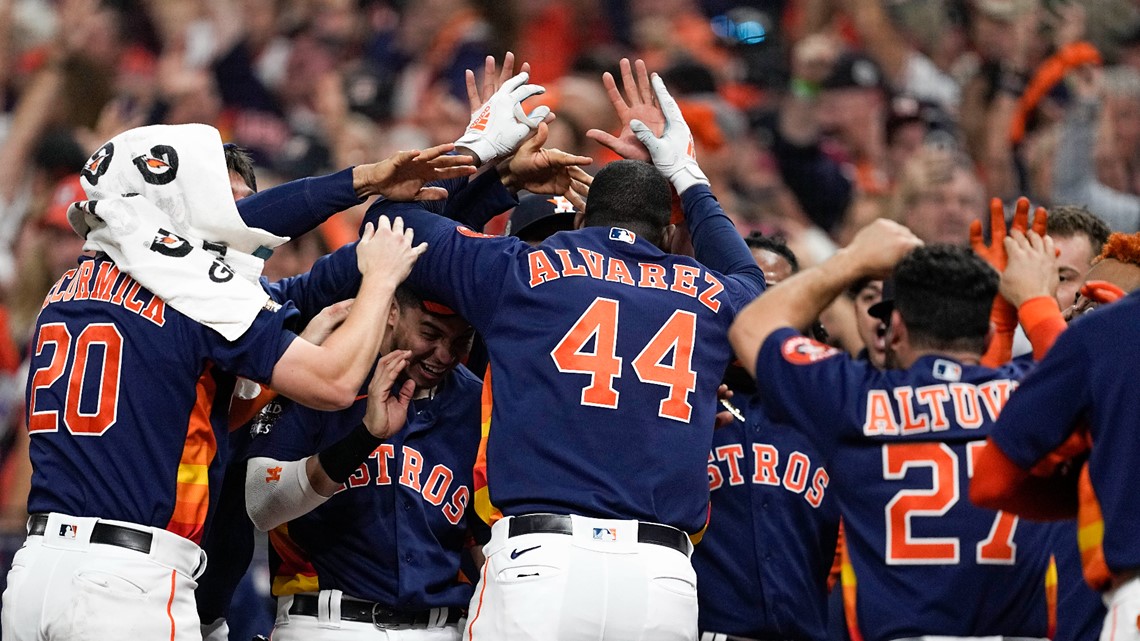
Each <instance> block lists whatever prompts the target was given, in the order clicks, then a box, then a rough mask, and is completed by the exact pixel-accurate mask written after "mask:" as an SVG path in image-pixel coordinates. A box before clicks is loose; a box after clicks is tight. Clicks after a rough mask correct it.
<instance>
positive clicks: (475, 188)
mask: <svg viewBox="0 0 1140 641" xmlns="http://www.w3.org/2000/svg"><path fill="white" fill-rule="evenodd" d="M225 147H226V149H225V155H226V161H227V168H228V170H229V177H230V185H231V192H232V193H233V194H234V195H235V198H236V199H237V208H238V213H239V214H240V215H242V216H243V218H244V219H246V220H247V221H256V222H257V223H258V226H260V227H262V228H265V229H267V230H269V231H272V232H273V233H275V234H277V235H279V236H288V237H294V238H295V237H297V236H300V235H302V234H304V233H306V232H308V231H309V230H311V229H312V228H314V227H315V226H316V225H319V224H320V223H321V222H323V221H325V220H326V219H328V218H329V216H331V215H333V214H335V213H337V212H339V211H342V210H344V209H347V208H349V207H352V206H354V205H358V204H360V203H361V202H364V200H365V199H367V198H368V197H370V196H371V195H373V194H377V193H380V192H381V191H383V193H385V194H390V195H396V196H403V197H421V198H423V197H428V198H431V197H438V196H441V195H443V196H451V195H452V194H454V193H459V192H463V191H466V192H470V193H472V194H475V195H476V196H478V200H477V201H475V202H470V203H464V205H465V208H464V210H463V211H462V213H463V214H464V215H469V216H478V217H484V218H489V217H490V216H493V215H495V214H497V213H499V212H501V211H502V210H503V209H506V208H508V207H510V206H511V205H512V204H513V203H514V199H513V197H511V196H510V194H509V193H506V189H505V188H504V187H503V186H502V184H501V182H500V180H499V177H498V175H497V173H495V172H485V173H484V174H483V175H481V176H480V177H478V178H476V179H474V180H471V181H470V182H469V181H468V179H467V177H466V175H464V174H466V173H468V169H471V168H470V167H469V166H468V167H467V169H464V168H463V167H464V164H463V163H464V162H465V161H466V158H464V157H461V156H441V155H440V154H443V153H444V152H446V151H448V150H449V149H450V148H451V147H450V146H449V145H441V146H438V147H434V148H431V149H428V150H425V151H424V152H423V154H422V155H421V157H423V158H426V159H428V160H429V161H430V162H431V163H432V166H433V167H435V170H434V171H433V175H434V177H436V178H439V179H442V180H441V181H440V182H437V183H434V184H433V185H431V186H427V187H425V188H424V189H422V190H420V191H419V192H418V193H417V192H415V191H414V190H413V189H412V188H413V187H415V183H414V182H410V183H406V189H405V190H404V192H403V193H400V192H398V191H396V189H395V187H396V185H397V184H399V183H405V182H406V181H407V178H405V177H404V176H394V175H393V172H392V168H391V165H392V159H386V160H385V161H381V162H379V163H371V164H365V165H357V166H354V167H349V168H347V169H344V170H341V171H339V172H336V173H333V174H329V175H327V176H319V177H313V178H303V179H300V180H295V181H292V182H289V183H285V184H283V185H278V186H276V187H272V188H270V189H267V190H265V191H262V192H258V191H257V182H256V177H255V176H254V174H253V166H252V164H251V163H250V161H249V159H248V157H243V156H244V154H242V153H240V150H239V149H237V148H234V147H233V146H231V145H226V146H225ZM405 173H406V172H405ZM443 202H446V208H445V211H444V213H445V215H448V212H450V211H451V209H452V207H453V206H458V204H459V203H458V199H451V198H449V199H448V200H446V201H443ZM487 208H490V209H489V210H488V209H487ZM458 214H459V212H457V213H456V215H458ZM262 285H263V286H264V287H265V289H266V291H267V292H268V293H269V295H270V297H271V298H272V299H273V300H274V301H276V302H278V303H281V304H284V303H286V302H288V301H292V302H293V304H294V305H295V306H296V307H297V308H298V311H299V312H301V314H300V318H299V321H298V323H297V325H298V326H301V325H304V326H306V327H307V326H308V324H309V322H310V319H311V318H312V317H313V316H314V315H315V313H316V312H318V311H320V310H321V309H322V308H324V307H326V306H329V305H333V304H334V303H336V302H337V301H341V300H345V299H346V298H350V297H352V296H354V295H355V292H356V290H357V288H358V287H359V285H360V272H359V271H358V270H357V268H356V258H355V255H354V249H353V247H351V246H348V247H343V248H341V249H339V250H337V251H335V252H333V253H332V254H330V255H329V256H328V257H326V258H322V259H320V260H318V261H317V263H316V264H315V265H314V266H313V269H312V270H311V271H310V272H308V273H306V274H303V275H300V276H297V277H292V278H286V279H282V280H281V281H278V282H276V283H269V282H267V281H265V279H264V278H263V279H262ZM337 313H338V314H341V313H343V310H341V311H340V312H337ZM256 402H257V399H255V400H254V401H247V400H244V399H241V398H237V397H235V401H234V404H233V408H234V410H233V411H231V417H230V423H231V429H232V431H231V432H230V438H229V441H230V443H229V445H230V450H231V452H232V457H231V461H232V463H231V465H230V469H227V471H226V475H225V479H224V480H223V482H222V488H221V493H220V496H219V498H218V500H217V502H216V510H217V512H216V514H215V518H214V520H213V523H212V527H210V528H209V531H208V532H207V533H206V536H205V538H204V539H203V542H202V547H203V549H204V550H205V551H206V553H207V555H208V557H209V558H210V559H212V560H213V561H214V562H213V563H210V565H209V566H208V568H207V569H206V572H205V573H204V574H203V575H202V576H201V577H200V578H199V579H198V586H199V590H198V591H197V592H196V599H197V604H198V614H199V617H200V618H201V621H202V635H203V637H204V638H206V639H207V640H210V639H217V640H224V639H226V638H228V636H229V629H228V626H227V625H226V617H227V616H228V612H229V609H230V606H231V601H232V599H233V595H234V591H235V589H236V588H237V586H238V583H239V582H240V581H241V578H242V576H243V575H244V574H245V572H246V568H248V566H249V563H250V559H251V558H252V555H253V545H254V541H253V525H252V524H251V523H250V522H249V518H248V517H247V516H246V509H245V468H246V449H247V448H248V446H249V439H250V429H249V428H248V427H246V426H244V423H246V422H247V420H248V419H243V418H241V416H252V415H253V414H255V413H256V411H257V408H260V407H261V406H262V405H264V404H265V403H266V402H268V398H265V399H263V400H261V401H260V403H259V404H257V407H251V405H252V404H253V403H256ZM238 408H241V409H238ZM235 414H237V415H241V416H235ZM239 426H240V427H239ZM234 428H237V429H234ZM271 625H272V619H270V621H269V622H268V623H266V628H265V632H267V633H268V628H269V626H271Z"/></svg>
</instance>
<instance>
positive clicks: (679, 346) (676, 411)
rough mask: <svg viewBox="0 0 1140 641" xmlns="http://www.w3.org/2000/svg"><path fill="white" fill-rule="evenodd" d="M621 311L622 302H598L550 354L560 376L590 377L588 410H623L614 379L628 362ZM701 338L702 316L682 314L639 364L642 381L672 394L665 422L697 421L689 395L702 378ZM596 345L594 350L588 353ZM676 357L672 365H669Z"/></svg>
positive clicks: (585, 393)
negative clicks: (621, 340)
mask: <svg viewBox="0 0 1140 641" xmlns="http://www.w3.org/2000/svg"><path fill="white" fill-rule="evenodd" d="M619 307H620V306H619V305H618V301H616V300H613V299H610V298H595V299H594V302H593V303H590V306H589V307H588V308H586V311H585V312H583V313H582V315H581V316H579V317H578V320H577V321H575V323H574V325H573V326H572V327H571V328H570V330H569V331H567V332H566V335H565V336H563V337H562V340H560V341H558V345H557V346H556V347H555V348H554V350H553V351H552V352H550V357H551V358H553V359H554V364H555V366H557V367H558V371H560V372H563V373H568V374H589V375H590V384H589V385H587V386H586V387H585V388H583V389H582V404H583V405H590V406H593V407H607V408H610V409H617V406H618V396H619V394H618V391H617V390H616V389H615V388H614V380H615V379H617V378H618V377H619V376H621V367H622V358H621V357H620V356H618V355H617V333H618V312H619ZM696 334H697V315H696V314H694V313H692V312H686V311H684V310H680V309H679V310H677V311H675V312H673V315H672V316H670V317H669V320H667V321H665V324H664V325H662V326H661V328H660V329H658V330H657V333H656V334H655V335H654V336H653V338H651V339H649V342H648V343H647V344H646V345H645V347H644V348H643V349H642V350H641V353H640V354H638V355H637V357H636V358H634V359H633V363H632V365H633V372H634V374H636V375H637V378H638V380H640V381H641V382H643V383H650V384H652V385H661V386H662V387H665V388H666V389H667V390H668V394H667V395H666V396H665V399H664V400H662V401H661V404H660V405H659V406H658V409H657V415H658V416H661V417H662V418H669V419H673V420H675V421H681V422H683V423H688V422H689V419H690V418H691V417H692V414H693V406H692V405H691V404H690V403H689V394H691V393H692V392H693V390H695V389H696V387H697V373H696V372H694V371H693V342H694V341H695V340H696ZM591 340H593V343H594V351H593V352H587V351H585V349H586V347H587V345H589V343H590V341H591ZM670 352H672V354H673V357H672V362H671V364H665V362H664V361H665V359H666V357H668V356H669V353H670Z"/></svg>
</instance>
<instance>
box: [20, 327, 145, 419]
mask: <svg viewBox="0 0 1140 641" xmlns="http://www.w3.org/2000/svg"><path fill="white" fill-rule="evenodd" d="M49 345H50V347H49ZM100 348H101V349H100ZM35 349H36V351H35V356H36V358H39V357H40V356H42V355H43V353H44V351H45V350H46V349H51V350H52V355H51V360H50V361H49V362H48V364H47V365H44V366H43V367H40V368H37V369H36V371H35V373H33V374H32V393H31V398H30V399H29V406H30V411H29V412H28V432H29V433H31V434H35V433H36V432H55V431H56V430H58V429H59V410H58V409H46V408H44V407H43V405H44V403H42V402H41V399H40V390H43V389H44V388H48V387H51V386H52V385H54V384H55V382H56V381H58V380H59V379H60V378H62V377H63V376H64V374H67V390H66V394H65V397H64V399H65V400H64V404H63V424H64V425H66V426H67V431H68V432H71V433H72V434H77V435H84V436H101V435H102V434H103V432H106V431H107V430H108V429H110V428H111V426H112V425H114V424H115V420H116V418H117V416H118V408H119V370H120V366H121V364H122V360H123V335H122V334H120V333H119V329H118V328H117V327H115V326H114V325H113V324H111V323H94V324H91V325H88V326H86V327H84V328H83V331H81V332H79V336H78V337H76V338H75V349H74V356H72V351H73V350H72V337H71V332H70V331H68V329H67V325H64V324H63V323H47V324H45V325H43V326H41V327H40V331H39V334H37V336H36V346H35ZM95 358H99V362H98V364H97V365H95V364H94V363H93V359H95ZM69 365H70V367H71V371H70V372H68V366H69ZM96 367H98V369H96ZM88 372H90V373H91V374H93V375H95V376H96V377H97V378H98V385H97V386H96V387H95V390H94V391H93V392H90V393H91V396H92V397H93V398H82V397H83V388H84V382H85V380H86V378H87V374H88ZM81 401H87V406H88V409H91V407H90V406H91V405H94V406H95V407H94V411H88V412H84V411H83V410H82V408H81V407H80V402H81Z"/></svg>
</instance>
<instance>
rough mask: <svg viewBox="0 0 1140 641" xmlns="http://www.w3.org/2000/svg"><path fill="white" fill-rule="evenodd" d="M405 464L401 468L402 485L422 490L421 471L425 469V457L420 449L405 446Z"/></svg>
mask: <svg viewBox="0 0 1140 641" xmlns="http://www.w3.org/2000/svg"><path fill="white" fill-rule="evenodd" d="M402 453H403V456H404V465H403V467H402V468H401V469H400V485H403V486H404V487H410V488H412V489H413V490H415V491H417V492H419V491H420V472H422V471H423V469H424V457H423V455H421V454H420V453H419V452H418V451H416V450H414V449H412V448H410V447H408V446H407V445H405V446H404V448H403V452H402Z"/></svg>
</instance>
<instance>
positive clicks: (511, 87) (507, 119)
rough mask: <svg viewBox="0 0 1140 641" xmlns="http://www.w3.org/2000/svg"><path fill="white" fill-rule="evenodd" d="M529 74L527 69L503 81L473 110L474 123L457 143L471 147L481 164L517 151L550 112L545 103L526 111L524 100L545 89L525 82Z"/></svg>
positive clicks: (457, 145) (456, 144)
mask: <svg viewBox="0 0 1140 641" xmlns="http://www.w3.org/2000/svg"><path fill="white" fill-rule="evenodd" d="M529 77H530V74H529V73H527V72H525V71H524V72H522V73H520V74H518V75H517V76H514V77H512V78H510V79H508V80H507V81H506V82H504V83H502V85H501V86H500V87H499V88H498V89H497V90H496V91H495V92H494V93H493V94H491V97H490V98H488V99H487V100H486V101H484V102H483V104H482V105H480V106H479V109H477V110H476V111H475V113H474V114H472V116H471V124H469V125H467V130H466V131H465V132H464V133H463V135H462V136H461V137H460V138H459V140H456V141H455V146H456V147H462V148H464V149H466V150H468V151H470V152H471V153H472V154H474V155H475V156H476V157H477V158H476V160H477V162H478V163H480V164H481V163H487V162H494V161H496V160H498V159H499V158H502V157H503V156H508V155H510V154H512V153H514V151H515V150H516V149H518V147H519V144H520V143H522V141H523V140H525V139H526V138H527V137H529V136H530V135H531V134H532V133H533V132H534V130H535V129H536V128H538V125H539V124H540V123H542V122H544V121H546V119H547V117H548V116H550V115H551V113H550V107H547V106H545V105H543V106H540V107H536V108H535V109H534V110H533V111H531V112H530V114H529V115H528V114H527V113H525V112H524V111H523V108H522V103H523V101H524V100H526V99H527V98H530V97H531V96H536V95H538V94H541V93H545V92H546V89H545V88H543V87H541V86H539V85H528V84H526V81H527V79H528V78H529Z"/></svg>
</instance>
